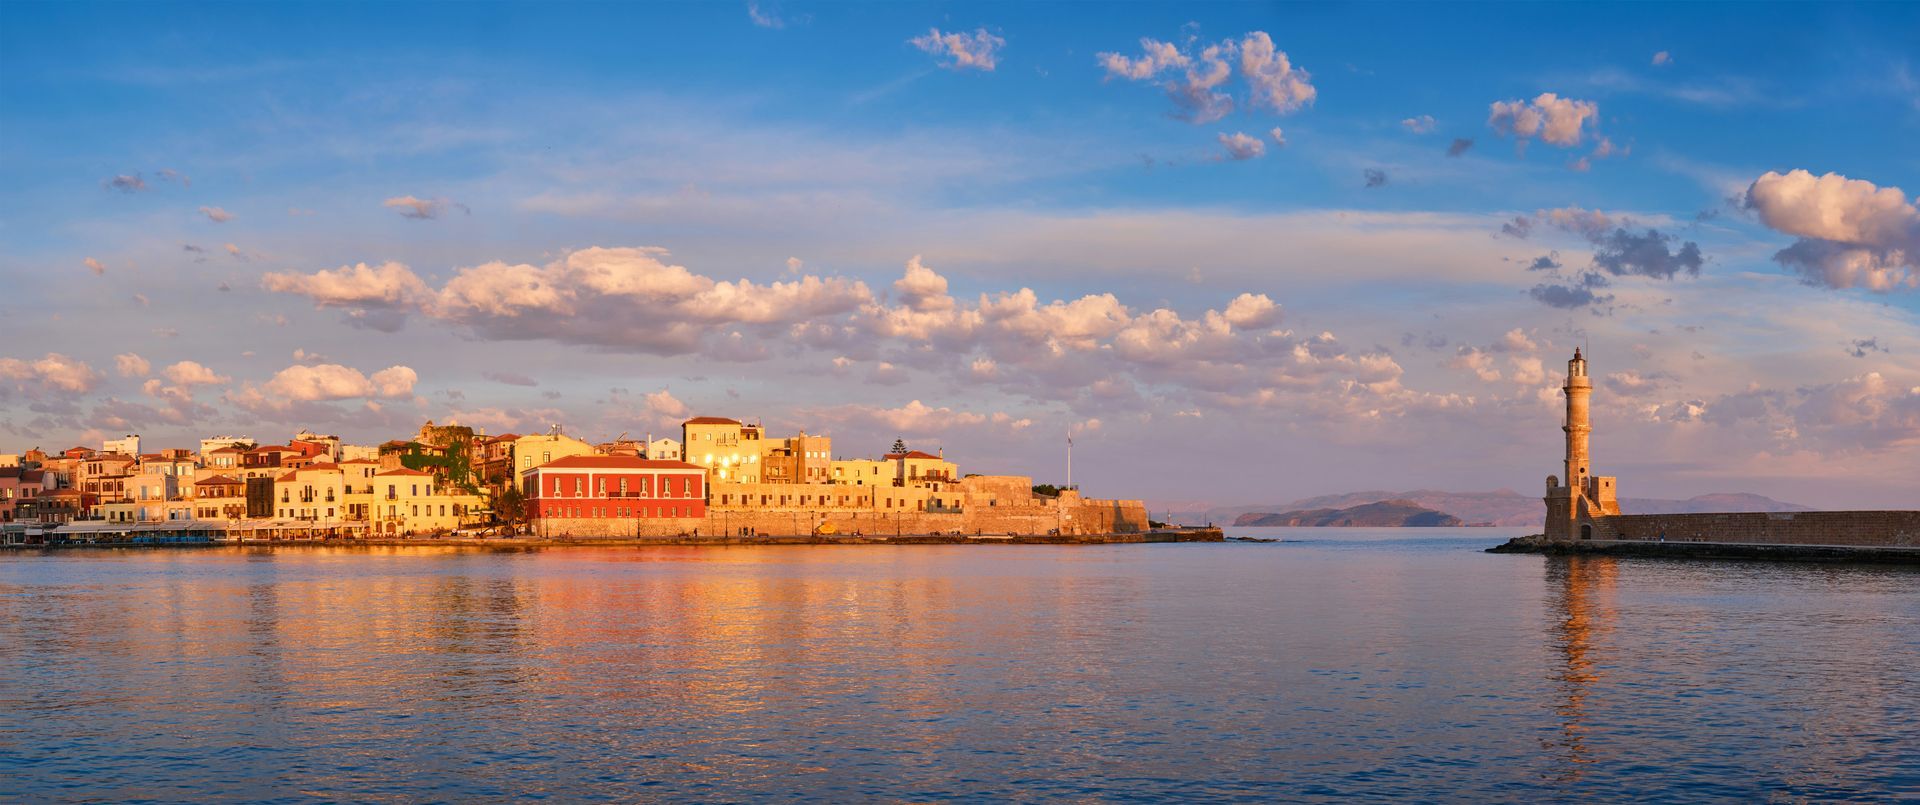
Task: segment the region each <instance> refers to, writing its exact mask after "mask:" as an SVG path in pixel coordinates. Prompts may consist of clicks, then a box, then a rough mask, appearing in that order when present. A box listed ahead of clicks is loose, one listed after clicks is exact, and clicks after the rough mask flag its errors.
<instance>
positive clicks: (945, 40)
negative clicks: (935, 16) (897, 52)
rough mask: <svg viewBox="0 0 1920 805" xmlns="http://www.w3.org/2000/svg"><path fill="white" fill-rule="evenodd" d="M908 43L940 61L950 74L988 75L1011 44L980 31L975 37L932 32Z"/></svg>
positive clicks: (966, 34) (935, 29)
mask: <svg viewBox="0 0 1920 805" xmlns="http://www.w3.org/2000/svg"><path fill="white" fill-rule="evenodd" d="M907 42H908V43H909V44H912V45H913V46H914V47H917V48H919V49H921V50H924V51H926V52H928V53H931V54H933V55H934V56H936V57H939V59H940V66H941V67H945V68H947V69H949V70H968V69H972V70H987V71H992V70H993V68H994V64H995V60H996V58H997V56H996V52H997V51H998V50H999V49H1000V48H1001V47H1002V46H1004V45H1006V44H1007V40H1005V39H1001V38H1000V37H997V36H994V35H993V34H991V33H988V32H987V29H985V28H977V29H975V30H974V32H973V33H971V34H968V33H961V32H954V33H941V32H940V29H938V28H932V29H928V31H927V33H926V34H924V35H922V36H916V37H914V38H912V39H909V40H907Z"/></svg>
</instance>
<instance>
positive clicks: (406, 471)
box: [373, 467, 433, 478]
mask: <svg viewBox="0 0 1920 805" xmlns="http://www.w3.org/2000/svg"><path fill="white" fill-rule="evenodd" d="M389 475H418V476H432V475H433V473H431V472H421V471H419V470H410V469H407V468H406V467H401V468H399V469H396V470H387V471H386V472H376V473H374V474H373V477H375V478H383V477H386V476H389Z"/></svg>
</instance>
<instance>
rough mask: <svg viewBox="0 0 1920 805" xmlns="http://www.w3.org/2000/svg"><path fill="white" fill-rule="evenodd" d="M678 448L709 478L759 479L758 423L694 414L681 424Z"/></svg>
mask: <svg viewBox="0 0 1920 805" xmlns="http://www.w3.org/2000/svg"><path fill="white" fill-rule="evenodd" d="M680 442H681V450H682V452H684V453H685V459H684V460H685V461H686V462H687V463H688V464H693V465H697V466H699V467H700V468H701V469H704V470H706V471H707V475H708V476H709V477H708V481H709V482H720V481H731V482H734V483H745V484H756V483H759V482H760V479H761V477H762V476H761V472H760V461H761V449H760V442H761V430H760V426H759V425H746V424H742V423H741V422H740V420H737V419H728V418H726V417H719V416H697V417H694V418H692V419H689V420H687V421H686V422H683V423H681V424H680Z"/></svg>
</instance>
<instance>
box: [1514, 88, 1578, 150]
mask: <svg viewBox="0 0 1920 805" xmlns="http://www.w3.org/2000/svg"><path fill="white" fill-rule="evenodd" d="M1489 109H1490V112H1489V113H1488V115H1487V125H1488V126H1491V127H1492V128H1493V130H1494V131H1496V132H1499V133H1500V134H1502V135H1505V136H1511V137H1513V138H1514V139H1516V140H1519V141H1520V142H1522V143H1523V144H1524V143H1525V142H1526V141H1527V140H1530V139H1536V138H1537V139H1540V140H1543V141H1545V142H1547V143H1551V144H1553V145H1557V146H1560V147H1562V148H1571V147H1573V146H1576V145H1579V144H1580V141H1581V139H1582V138H1583V137H1584V136H1585V131H1584V130H1585V128H1586V127H1587V123H1588V122H1589V121H1598V120H1599V117H1600V106H1599V104H1596V103H1594V102H1592V101H1580V100H1574V99H1572V98H1562V97H1560V96H1558V95H1555V94H1554V93H1551V92H1543V93H1540V95H1539V96H1538V97H1535V98H1534V99H1533V100H1531V101H1522V100H1512V101H1495V102H1493V104H1492V105H1491V106H1490V107H1489Z"/></svg>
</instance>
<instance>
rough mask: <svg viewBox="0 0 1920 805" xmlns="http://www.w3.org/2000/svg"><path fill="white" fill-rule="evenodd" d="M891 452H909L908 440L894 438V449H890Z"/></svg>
mask: <svg viewBox="0 0 1920 805" xmlns="http://www.w3.org/2000/svg"><path fill="white" fill-rule="evenodd" d="M889 452H892V453H894V454H899V453H905V452H907V443H906V442H904V441H902V440H900V439H894V440H893V450H891V451H889Z"/></svg>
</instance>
